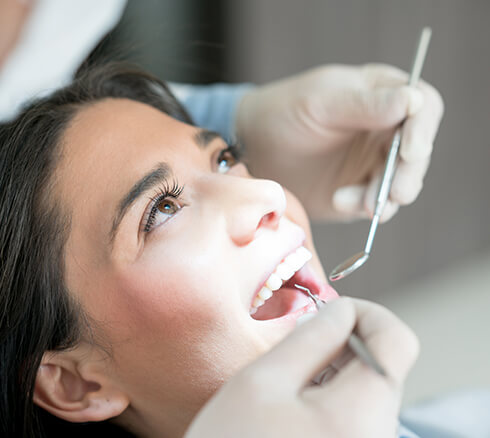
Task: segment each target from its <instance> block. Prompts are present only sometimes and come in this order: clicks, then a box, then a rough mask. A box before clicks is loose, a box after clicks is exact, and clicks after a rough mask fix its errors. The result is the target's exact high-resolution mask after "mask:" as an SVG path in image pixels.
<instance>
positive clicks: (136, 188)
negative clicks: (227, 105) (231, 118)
mask: <svg viewBox="0 0 490 438" xmlns="http://www.w3.org/2000/svg"><path fill="white" fill-rule="evenodd" d="M217 138H220V139H222V137H221V134H219V133H218V132H215V131H210V130H207V129H199V130H198V131H197V132H196V133H195V134H194V136H193V140H194V142H195V143H196V145H197V146H199V147H200V148H201V149H205V148H206V147H207V146H208V145H209V144H210V143H211V142H213V141H214V140H215V139H217ZM172 175H173V173H172V169H171V167H170V166H169V165H168V164H166V163H159V164H158V165H157V166H156V167H155V168H154V169H153V170H151V171H150V172H148V173H147V174H146V175H144V176H143V177H142V178H140V179H139V181H137V182H136V183H135V184H134V185H133V187H132V188H131V190H130V191H129V192H128V193H127V194H126V196H125V197H124V198H122V199H121V201H119V204H118V206H117V208H116V214H115V215H114V219H113V221H112V227H111V231H110V234H109V240H110V243H111V247H112V244H113V242H114V239H115V237H116V234H117V230H118V228H119V225H120V224H121V221H122V220H123V218H124V215H125V214H126V213H127V211H128V210H129V208H130V207H131V206H132V205H133V204H134V202H135V201H136V200H137V199H138V198H139V197H140V196H141V195H143V194H144V193H146V192H147V191H148V190H150V189H151V188H152V187H155V186H156V185H158V184H161V183H167V182H168V180H169V179H170V178H171V177H172Z"/></svg>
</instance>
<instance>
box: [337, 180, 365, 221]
mask: <svg viewBox="0 0 490 438" xmlns="http://www.w3.org/2000/svg"><path fill="white" fill-rule="evenodd" d="M366 189H367V187H366V186H362V185H352V186H345V187H341V188H339V189H337V191H336V192H335V193H334V195H333V199H332V203H333V207H334V209H335V211H336V212H337V213H338V214H340V215H341V216H343V217H348V218H352V219H362V218H367V217H368V213H367V212H366V210H365V209H364V198H365V196H366Z"/></svg>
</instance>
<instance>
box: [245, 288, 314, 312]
mask: <svg viewBox="0 0 490 438" xmlns="http://www.w3.org/2000/svg"><path fill="white" fill-rule="evenodd" d="M310 303H311V301H310V299H309V298H308V297H306V296H305V295H304V294H303V293H302V292H300V291H299V290H298V289H295V288H292V287H289V286H283V287H281V288H280V289H279V290H277V291H275V292H274V295H272V297H271V298H269V299H268V300H267V301H266V302H265V304H264V305H263V306H261V307H259V308H258V310H257V312H256V313H255V314H254V315H253V316H252V318H254V319H257V320H260V321H264V320H267V319H274V318H280V317H281V316H284V315H287V314H288V313H292V312H294V311H296V310H298V309H301V308H302V307H305V306H307V305H308V304H310Z"/></svg>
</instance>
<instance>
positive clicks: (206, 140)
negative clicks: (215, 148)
mask: <svg viewBox="0 0 490 438" xmlns="http://www.w3.org/2000/svg"><path fill="white" fill-rule="evenodd" d="M217 138H220V139H223V138H222V137H221V134H219V133H217V132H215V131H209V130H207V129H199V131H197V132H196V133H195V134H194V142H195V143H196V144H197V145H198V146H199V147H200V148H202V149H204V148H206V147H207V146H208V145H209V144H210V143H211V142H212V141H213V140H215V139H217Z"/></svg>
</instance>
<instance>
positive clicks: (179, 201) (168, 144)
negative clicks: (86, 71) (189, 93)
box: [55, 99, 335, 418]
mask: <svg viewBox="0 0 490 438" xmlns="http://www.w3.org/2000/svg"><path fill="white" fill-rule="evenodd" d="M62 148H63V155H62V158H61V161H60V164H59V166H58V169H57V172H56V175H55V179H56V187H57V189H56V190H57V191H58V196H59V197H60V199H61V201H62V204H63V206H64V207H65V208H67V209H68V211H69V212H70V214H71V216H72V221H71V232H70V235H69V239H68V242H67V246H66V254H65V261H66V283H67V286H68V289H69V290H70V292H71V293H72V294H74V295H75V296H76V298H77V299H78V300H79V301H80V302H81V304H82V305H83V307H84V309H85V310H86V312H87V313H88V315H89V316H90V318H91V320H92V321H93V322H94V324H93V328H94V330H96V331H97V333H96V334H97V336H98V337H100V338H101V339H104V341H105V342H106V343H107V344H108V345H110V351H111V358H110V361H111V364H112V365H111V367H110V370H111V371H110V373H111V378H112V379H114V380H115V381H117V384H118V385H119V386H120V387H121V388H123V389H124V391H125V392H126V393H127V394H129V398H130V401H131V407H132V409H134V410H136V411H139V412H140V413H147V412H149V411H151V410H152V409H153V410H156V409H157V408H158V410H159V412H160V415H162V412H166V413H169V415H174V416H177V417H179V416H180V417H181V418H184V417H187V416H191V415H193V414H194V413H195V412H196V411H197V410H198V409H199V407H201V406H202V404H203V403H204V402H205V400H207V399H208V398H209V396H210V395H211V394H212V393H213V392H214V391H215V390H216V389H217V388H218V387H219V386H220V385H221V384H222V383H223V382H225V381H226V380H227V379H228V378H229V377H230V376H232V375H233V374H235V373H236V372H237V370H238V369H240V368H241V367H243V366H244V365H246V364H247V363H249V362H250V361H252V360H253V359H255V358H256V357H257V356H258V355H260V354H262V353H263V352H265V351H267V350H269V349H270V348H271V346H273V345H274V344H276V343H277V342H278V341H280V340H281V339H282V338H284V337H285V335H286V334H288V333H289V332H290V331H291V330H292V329H293V327H294V325H295V319H296V318H297V317H298V316H299V315H300V314H302V313H304V312H305V311H307V310H312V306H311V307H310V308H309V309H308V308H306V307H305V306H307V305H309V304H310V301H309V300H308V299H307V298H306V297H305V296H304V295H303V294H302V293H300V292H298V291H295V290H294V289H291V286H292V283H294V282H300V283H302V284H303V285H306V286H308V287H310V288H312V289H314V290H315V291H316V292H321V294H322V296H323V297H324V298H325V299H328V298H331V297H333V296H334V295H335V293H334V292H333V291H332V290H331V289H330V288H329V287H328V286H327V284H326V280H325V276H324V273H323V271H322V268H321V266H320V264H319V261H318V258H317V256H316V254H315V251H314V248H313V244H312V241H311V235H310V228H309V225H308V220H307V217H306V214H305V212H304V210H303V208H302V207H301V205H300V203H299V202H298V200H297V199H296V198H295V197H294V196H293V195H292V194H291V193H289V192H288V191H287V190H285V189H284V188H282V187H281V186H280V185H279V184H277V183H275V182H272V181H268V180H259V179H254V178H253V177H251V176H250V175H249V173H248V172H247V169H246V167H245V165H244V164H241V163H239V162H235V159H234V157H233V153H232V152H230V150H227V145H226V144H225V143H224V142H223V141H222V139H221V138H219V137H217V136H215V135H213V134H212V133H208V132H205V131H201V130H200V129H199V128H196V127H194V126H190V125H187V124H184V123H181V122H178V121H176V120H175V119H172V118H170V117H169V116H167V115H165V114H163V113H161V112H160V111H158V110H156V109H155V108H153V107H150V106H148V105H145V104H142V103H138V102H134V101H130V100H125V99H107V100H104V101H101V102H98V103H96V104H94V105H91V106H89V107H86V108H84V109H82V110H81V111H80V112H79V113H78V115H77V116H76V117H75V119H74V121H73V123H72V124H71V125H70V127H69V128H68V129H67V132H66V133H65V135H64V138H63V143H62ZM302 246H304V247H306V248H307V249H308V250H309V251H310V252H311V253H313V258H312V259H311V260H310V261H308V262H307V263H306V265H305V262H306V259H307V253H305V252H304V251H302V250H300V251H299V252H298V254H299V255H297V256H293V257H289V258H288V259H287V260H286V262H287V263H286V264H283V266H282V268H280V269H279V273H280V274H281V275H283V276H287V271H288V268H290V269H289V270H290V271H291V270H292V271H293V272H294V270H295V269H298V268H300V270H299V272H298V273H296V274H295V276H294V277H293V278H292V279H291V280H289V282H288V284H286V285H285V286H283V287H282V288H281V289H280V290H278V291H276V292H274V294H273V296H272V298H271V299H270V300H267V302H266V303H267V304H265V305H263V306H262V307H260V308H259V310H258V311H257V312H256V313H255V314H254V315H253V316H252V315H251V313H253V311H254V310H253V307H256V306H257V305H258V304H260V302H257V301H255V298H256V296H257V293H258V292H259V291H260V290H261V289H262V287H263V285H264V283H265V282H266V280H267V279H268V278H269V277H270V275H271V274H272V273H273V272H274V271H275V270H276V268H277V267H278V265H279V264H280V263H281V262H282V261H283V260H284V259H285V258H286V257H287V256H288V255H290V254H292V253H294V252H295V251H296V250H297V249H298V248H300V247H302ZM305 254H306V255H305ZM288 263H289V264H288ZM295 264H296V266H294V265H295ZM303 265H304V266H303ZM284 273H285V274H284ZM291 274H292V272H290V273H289V275H291ZM274 281H276V282H277V278H276V279H275V280H274V278H273V279H272V280H270V281H269V283H274ZM271 286H272V288H274V287H277V286H275V285H274V284H271ZM264 293H265V296H267V295H268V294H270V293H269V292H267V290H265V291H264V290H262V295H264ZM254 301H255V306H254V305H253V304H254ZM298 309H299V310H298ZM162 408H165V410H164V411H162Z"/></svg>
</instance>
